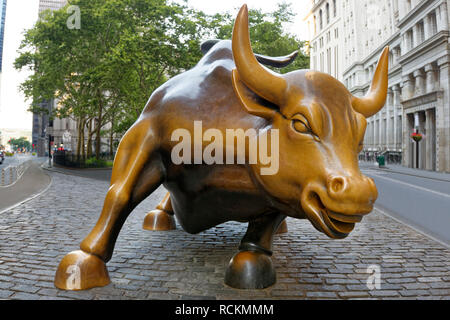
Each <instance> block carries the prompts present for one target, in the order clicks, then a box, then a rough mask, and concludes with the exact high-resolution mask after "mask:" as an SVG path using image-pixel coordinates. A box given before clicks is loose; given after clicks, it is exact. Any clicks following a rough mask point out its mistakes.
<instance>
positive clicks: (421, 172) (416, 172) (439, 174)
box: [359, 161, 450, 182]
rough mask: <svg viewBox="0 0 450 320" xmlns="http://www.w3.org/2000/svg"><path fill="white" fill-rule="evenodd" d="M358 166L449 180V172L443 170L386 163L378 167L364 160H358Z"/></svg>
mask: <svg viewBox="0 0 450 320" xmlns="http://www.w3.org/2000/svg"><path fill="white" fill-rule="evenodd" d="M359 166H360V168H361V169H375V170H382V171H387V172H394V173H399V174H405V175H410V176H415V177H421V178H427V179H435V180H442V181H447V182H450V173H445V172H436V171H428V170H421V169H413V168H407V167H404V166H401V165H399V164H386V167H385V168H379V167H378V164H376V165H375V163H373V162H365V161H360V162H359Z"/></svg>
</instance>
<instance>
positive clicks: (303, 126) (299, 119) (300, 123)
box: [292, 115, 311, 134]
mask: <svg viewBox="0 0 450 320" xmlns="http://www.w3.org/2000/svg"><path fill="white" fill-rule="evenodd" d="M292 127H293V128H294V130H295V131H297V132H299V133H303V134H308V133H311V127H310V126H309V123H308V120H306V118H305V117H304V116H302V115H297V116H296V117H295V118H294V119H292Z"/></svg>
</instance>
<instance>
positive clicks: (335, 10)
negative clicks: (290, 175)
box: [333, 0, 337, 18]
mask: <svg viewBox="0 0 450 320" xmlns="http://www.w3.org/2000/svg"><path fill="white" fill-rule="evenodd" d="M336 15H337V7H336V0H333V17H334V18H336Z"/></svg>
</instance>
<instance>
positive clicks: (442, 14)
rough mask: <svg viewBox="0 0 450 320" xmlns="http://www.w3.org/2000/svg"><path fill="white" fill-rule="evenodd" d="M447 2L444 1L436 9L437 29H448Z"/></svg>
mask: <svg viewBox="0 0 450 320" xmlns="http://www.w3.org/2000/svg"><path fill="white" fill-rule="evenodd" d="M447 10H448V9H447V3H446V1H444V2H443V3H442V4H441V5H440V6H439V7H438V9H437V10H436V20H437V31H438V32H439V31H443V30H448V19H449V18H448V13H447Z"/></svg>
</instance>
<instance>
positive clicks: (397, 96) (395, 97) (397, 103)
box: [392, 84, 401, 148]
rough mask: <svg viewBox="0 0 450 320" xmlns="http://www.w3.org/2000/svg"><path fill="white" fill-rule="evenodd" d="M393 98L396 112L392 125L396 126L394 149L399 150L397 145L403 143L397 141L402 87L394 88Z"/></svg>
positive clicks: (396, 86)
mask: <svg viewBox="0 0 450 320" xmlns="http://www.w3.org/2000/svg"><path fill="white" fill-rule="evenodd" d="M392 96H393V99H392V100H393V103H392V105H393V109H394V110H393V111H394V123H393V124H392V125H393V126H394V137H393V141H394V148H397V144H398V143H401V141H397V131H398V126H399V123H398V115H397V108H398V107H399V106H400V86H399V85H398V84H396V85H395V86H393V87H392Z"/></svg>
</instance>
